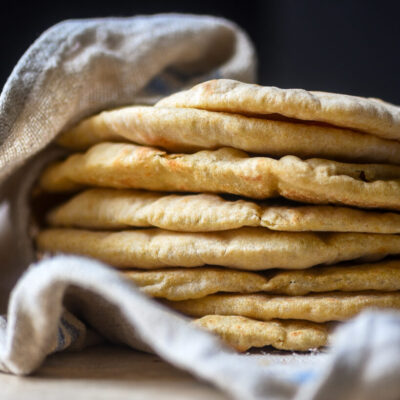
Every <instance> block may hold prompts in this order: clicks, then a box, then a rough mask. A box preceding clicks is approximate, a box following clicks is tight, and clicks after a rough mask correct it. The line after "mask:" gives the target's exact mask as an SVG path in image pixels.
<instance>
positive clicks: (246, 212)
mask: <svg viewBox="0 0 400 400" xmlns="http://www.w3.org/2000/svg"><path fill="white" fill-rule="evenodd" d="M47 221H48V223H49V224H50V225H52V226H58V227H60V226H62V227H78V228H89V229H91V228H94V229H124V228H128V227H130V226H133V227H150V226H154V227H159V228H163V229H168V230H174V231H180V232H209V231H210V232H214V231H220V230H228V229H236V228H241V227H244V226H263V227H266V228H269V229H272V230H278V231H298V232H302V231H322V232H324V231H325V232H369V233H400V214H395V213H388V212H386V213H385V212H373V211H365V210H357V209H353V208H347V207H336V206H319V205H312V206H294V205H292V206H277V205H265V204H257V203H254V202H251V201H244V200H236V201H229V200H227V199H224V198H223V197H221V196H218V195H216V194H195V195H175V194H169V195H168V194H166V193H158V192H147V191H139V190H125V189H88V190H86V191H84V192H82V193H79V194H77V195H76V196H74V197H73V198H72V199H70V200H69V201H68V202H66V203H65V204H62V205H61V206H59V207H57V208H56V209H54V210H52V211H51V212H50V213H49V214H48V216H47Z"/></svg>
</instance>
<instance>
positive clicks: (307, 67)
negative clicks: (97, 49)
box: [0, 0, 400, 104]
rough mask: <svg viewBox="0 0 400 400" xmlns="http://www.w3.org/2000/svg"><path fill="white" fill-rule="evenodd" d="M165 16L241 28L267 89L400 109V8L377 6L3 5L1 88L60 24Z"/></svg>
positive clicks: (295, 1) (292, 2) (293, 1)
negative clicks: (367, 100) (381, 102)
mask: <svg viewBox="0 0 400 400" xmlns="http://www.w3.org/2000/svg"><path fill="white" fill-rule="evenodd" d="M235 4H237V5H235ZM157 12H190V13H197V14H212V15H218V16H223V17H226V18H229V19H231V20H233V21H235V22H237V23H238V24H239V25H240V26H242V27H243V28H244V29H246V30H247V32H248V33H249V35H250V37H251V38H252V39H253V41H254V43H255V45H256V48H257V50H258V54H259V61H260V63H259V83H262V84H265V85H275V86H279V87H284V88H288V87H301V88H305V89H309V90H325V91H335V92H341V93H349V94H356V95H362V96H373V97H381V98H383V99H385V100H387V101H391V102H394V103H397V104H400V83H399V73H400V40H399V39H400V23H399V17H400V2H396V1H377V0H375V1H368V0H364V1H362V0H359V1H350V0H349V1H345V0H325V1H323V0H304V1H301V0H265V1H240V2H236V3H235V2H234V1H232V0H231V1H229V2H226V1H225V2H223V1H217V0H214V1H209V0H202V1H199V2H194V1H190V0H186V1H183V0H182V1H143V0H141V1H137V0H131V1H126V0H125V1H121V0H107V1H102V0H97V1H94V0H90V1H83V0H82V1H69V2H68V3H67V2H62V1H54V0H53V1H47V2H46V1H30V2H26V4H25V2H20V1H14V2H12V3H6V4H4V3H3V5H2V13H1V16H0V33H1V34H0V51H1V53H0V54H1V63H0V84H1V87H2V86H3V85H4V83H5V80H6V79H7V76H8V75H9V74H10V72H11V70H12V68H13V66H14V65H15V63H16V62H17V60H18V59H19V57H20V56H21V55H22V54H23V52H24V51H25V50H26V49H27V48H28V46H29V45H30V44H31V43H32V42H33V41H34V40H35V39H36V38H37V37H38V36H39V35H40V33H41V32H42V31H44V30H45V29H47V28H48V27H49V26H51V25H52V24H55V23H57V22H59V21H61V20H64V19H70V18H89V17H102V16H131V15H135V14H152V13H157Z"/></svg>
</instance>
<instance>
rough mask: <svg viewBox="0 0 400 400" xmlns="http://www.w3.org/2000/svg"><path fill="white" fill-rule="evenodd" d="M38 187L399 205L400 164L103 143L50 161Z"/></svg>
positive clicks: (390, 207)
mask: <svg viewBox="0 0 400 400" xmlns="http://www.w3.org/2000/svg"><path fill="white" fill-rule="evenodd" d="M39 185H40V187H41V188H42V189H43V190H44V191H51V192H64V191H74V190H78V189H80V188H82V187H84V186H86V185H89V186H102V187H113V188H132V189H148V190H155V191H183V192H222V193H232V194H237V195H243V196H247V197H253V198H269V197H276V196H278V195H281V196H283V197H287V198H289V199H292V200H298V201H304V202H311V203H319V204H321V203H342V204H348V205H354V206H360V207H381V208H389V209H400V166H393V165H385V164H345V163H338V162H334V161H328V160H322V159H310V160H307V161H302V160H300V159H299V158H297V157H294V156H286V157H283V158H281V159H280V160H274V159H272V158H267V157H248V155H247V154H246V153H244V152H242V151H240V150H234V149H231V148H223V149H219V150H215V151H208V150H205V151H200V152H198V153H195V154H167V153H165V152H163V151H161V150H157V149H155V148H151V147H142V146H135V145H131V144H118V143H101V144H98V145H96V146H94V147H92V148H91V149H90V150H88V151H87V152H86V153H85V154H74V155H72V156H70V157H69V158H68V159H67V160H65V161H63V162H59V163H55V164H53V165H51V166H49V167H48V168H47V169H46V170H45V171H44V173H43V174H42V176H41V178H40V182H39Z"/></svg>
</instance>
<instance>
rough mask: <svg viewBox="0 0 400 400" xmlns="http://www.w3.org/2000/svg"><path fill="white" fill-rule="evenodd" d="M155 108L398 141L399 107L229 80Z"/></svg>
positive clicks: (175, 96) (203, 85)
mask: <svg viewBox="0 0 400 400" xmlns="http://www.w3.org/2000/svg"><path fill="white" fill-rule="evenodd" d="M156 106H157V107H193V108H200V109H205V110H212V111H224V112H232V113H243V114H248V115H266V116H268V115H271V114H278V115H282V116H285V117H289V118H295V119H297V120H305V121H320V122H324V123H328V124H331V125H336V126H342V127H346V128H352V129H355V130H359V131H363V132H367V133H371V134H373V135H377V136H381V137H383V138H388V139H396V140H400V108H399V107H397V106H395V105H393V104H390V103H386V102H384V101H382V100H379V99H372V98H364V97H356V96H348V95H344V94H336V93H325V92H308V91H306V90H303V89H279V88H276V87H268V86H264V87H263V86H259V85H254V84H249V83H243V82H238V81H234V80H229V79H219V80H212V81H208V82H204V83H200V84H199V85H197V86H194V87H193V88H192V89H190V90H186V91H183V92H179V93H176V94H173V95H171V96H169V97H167V98H165V99H162V100H160V101H159V102H158V103H157V104H156Z"/></svg>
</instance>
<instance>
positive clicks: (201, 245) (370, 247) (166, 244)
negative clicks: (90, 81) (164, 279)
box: [37, 228, 400, 270]
mask: <svg viewBox="0 0 400 400" xmlns="http://www.w3.org/2000/svg"><path fill="white" fill-rule="evenodd" d="M37 245H38V248H39V250H41V251H47V252H52V253H54V252H63V253H73V254H82V255H87V256H90V257H94V258H98V259H100V260H102V261H104V262H106V263H109V264H111V265H114V266H115V267H119V268H133V267H137V268H145V269H154V268H161V267H177V266H179V267H199V266H203V265H206V264H208V265H218V266H224V267H232V268H237V269H246V270H263V269H269V268H285V269H302V268H308V267H312V266H314V265H317V264H322V263H329V264H334V263H338V262H340V261H345V260H354V259H358V258H362V257H364V258H366V257H369V258H374V259H379V258H383V257H385V256H386V255H388V254H399V253H400V236H398V235H380V234H372V233H318V234H316V233H306V232H274V231H270V230H268V229H265V228H241V229H234V230H230V231H222V232H207V233H187V232H186V233H181V232H172V231H165V230H162V229H138V230H127V231H121V232H95V231H87V230H80V229H47V230H44V231H41V232H40V233H39V234H38V236H37Z"/></svg>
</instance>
